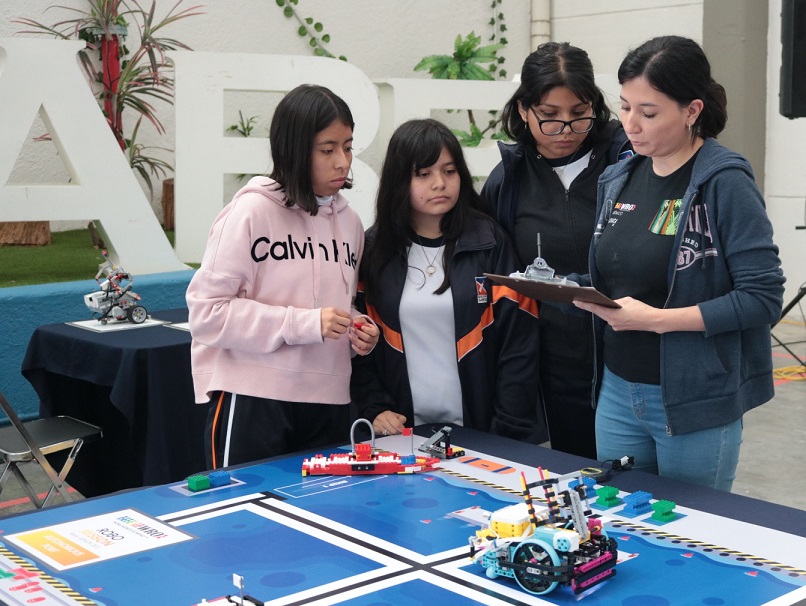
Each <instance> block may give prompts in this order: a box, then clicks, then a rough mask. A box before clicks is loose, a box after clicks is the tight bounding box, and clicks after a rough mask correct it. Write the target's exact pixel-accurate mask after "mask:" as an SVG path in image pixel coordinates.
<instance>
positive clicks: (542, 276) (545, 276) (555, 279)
mask: <svg viewBox="0 0 806 606" xmlns="http://www.w3.org/2000/svg"><path fill="white" fill-rule="evenodd" d="M541 249H542V247H541V245H540V234H537V257H535V260H534V261H532V264H531V265H528V266H527V267H526V270H525V271H524V272H519V271H515V272H512V273H511V274H509V276H510V277H511V278H525V279H526V280H536V281H538V282H546V283H548V284H558V285H560V286H579V284H577V283H576V282H574V281H573V280H569V279H568V278H566V277H564V276H557V275H555V274H554V268H553V267H551V266H549V264H548V263H546V260H545V259H544V258H543V257H542V256H541V255H542V253H541Z"/></svg>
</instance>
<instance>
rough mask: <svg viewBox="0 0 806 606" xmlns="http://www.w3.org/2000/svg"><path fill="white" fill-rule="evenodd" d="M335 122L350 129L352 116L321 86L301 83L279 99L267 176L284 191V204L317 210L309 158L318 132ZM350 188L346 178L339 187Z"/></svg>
mask: <svg viewBox="0 0 806 606" xmlns="http://www.w3.org/2000/svg"><path fill="white" fill-rule="evenodd" d="M334 122H341V123H343V124H344V125H345V126H349V127H350V129H353V128H354V127H355V122H354V121H353V115H352V113H351V112H350V108H349V107H347V104H346V103H345V102H344V100H343V99H342V98H341V97H339V96H338V95H336V94H335V93H334V92H333V91H331V90H330V89H328V88H325V87H324V86H316V85H313V84H302V85H300V86H298V87H296V88H295V89H293V90H291V91H289V92H288V93H287V94H286V95H285V97H283V98H282V99H281V100H280V103H279V104H278V105H277V109H276V110H275V111H274V116H272V119H271V127H270V128H269V143H270V145H271V158H272V162H273V163H274V166H273V167H272V170H271V173H270V174H269V177H271V178H272V179H274V180H275V181H277V183H279V185H280V187H281V188H282V189H284V190H285V195H286V206H291V205H293V204H296V205H297V206H299V207H300V208H302V209H303V210H306V211H308V212H309V213H311V214H312V215H315V214H316V213H317V212H318V211H319V205H318V204H317V203H316V194H315V193H314V191H313V185H312V183H311V158H312V156H313V142H314V139H316V135H317V133H319V132H320V131H323V130H324V129H326V128H327V127H328V126H330V125H331V124H333V123H334ZM342 187H343V188H344V189H349V188H351V187H352V181H351V180H350V179H349V178H348V179H347V181H345V182H344V185H343V186H342Z"/></svg>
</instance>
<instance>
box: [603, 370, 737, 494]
mask: <svg viewBox="0 0 806 606" xmlns="http://www.w3.org/2000/svg"><path fill="white" fill-rule="evenodd" d="M741 443H742V420H741V419H739V420H737V421H734V422H732V423H728V424H727V425H721V426H719V427H713V428H711V429H703V430H702V431H695V432H693V433H687V434H682V435H674V436H672V435H669V434H668V432H667V429H666V411H665V410H664V408H663V401H662V397H661V389H660V385H646V384H644V383H630V382H629V381H625V380H624V379H622V378H621V377H618V376H617V375H615V374H613V373H612V372H610V371H609V370H608V369H607V368H605V371H604V376H603V377H602V389H601V391H600V392H599V400H598V403H597V407H596V445H597V456H598V458H599V460H600V461H608V460H612V459H619V458H621V457H623V456H625V455H631V456H633V457H635V465H634V467H633V469H640V470H641V471H648V472H650V473H656V474H658V475H661V476H665V477H669V478H675V479H677V480H684V481H686V482H691V483H693V484H702V485H704V486H710V487H712V488H718V489H720V490H727V491H729V490H730V489H731V486H733V480H734V479H735V477H736V465H737V464H738V462H739V447H740V446H741Z"/></svg>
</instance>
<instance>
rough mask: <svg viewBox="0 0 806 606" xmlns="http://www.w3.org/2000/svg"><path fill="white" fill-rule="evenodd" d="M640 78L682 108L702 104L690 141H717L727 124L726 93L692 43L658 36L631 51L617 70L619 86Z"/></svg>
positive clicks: (676, 37) (695, 44) (699, 49)
mask: <svg viewBox="0 0 806 606" xmlns="http://www.w3.org/2000/svg"><path fill="white" fill-rule="evenodd" d="M641 76H643V77H644V78H646V79H647V81H648V82H649V84H650V85H651V86H652V87H653V88H655V89H657V90H659V91H660V92H662V93H663V94H664V95H666V96H667V97H669V98H670V99H673V100H674V101H675V102H677V103H678V104H679V105H680V106H681V107H685V106H687V105H688V104H689V103H691V102H692V101H693V100H694V99H700V100H701V101H702V102H703V108H702V111H701V112H700V115H699V116H697V120H696V121H695V122H694V124H693V125H692V128H691V136H692V139H694V137H696V136H697V135H700V136H702V137H713V138H716V136H717V135H718V134H719V133H721V132H722V131H723V130H724V129H725V124H726V123H727V121H728V110H727V104H728V98H727V95H726V94H725V89H724V87H723V86H722V85H721V84H719V83H718V82H716V81H715V80H714V79H713V78H712V77H711V64H710V63H709V62H708V58H707V57H706V56H705V52H704V51H703V50H702V47H700V45H699V44H697V43H696V42H695V41H694V40H691V39H689V38H683V37H681V36H659V37H657V38H652V39H651V40H647V41H646V42H644V43H643V44H642V45H641V46H639V47H638V48H635V49H633V50H631V51H630V52H629V53H627V56H626V57H625V58H624V60H623V61H622V62H621V66H620V67H619V69H618V81H619V84H624V83H625V82H628V81H630V80H634V79H635V78H640V77H641Z"/></svg>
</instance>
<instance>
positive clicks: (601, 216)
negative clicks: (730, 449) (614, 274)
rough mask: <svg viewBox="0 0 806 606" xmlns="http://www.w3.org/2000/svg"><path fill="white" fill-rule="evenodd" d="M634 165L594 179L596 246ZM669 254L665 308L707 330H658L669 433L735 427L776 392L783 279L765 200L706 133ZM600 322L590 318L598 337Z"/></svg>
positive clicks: (747, 172) (746, 167) (740, 165)
mask: <svg viewBox="0 0 806 606" xmlns="http://www.w3.org/2000/svg"><path fill="white" fill-rule="evenodd" d="M633 165H634V162H632V161H626V162H619V163H618V164H614V165H612V166H610V167H609V168H608V169H607V170H606V171H605V172H604V173H603V174H602V176H601V177H600V178H599V193H598V201H597V217H598V220H597V224H596V232H595V233H594V237H593V241H592V242H591V249H590V255H589V262H590V270H591V282H592V284H593V285H594V286H596V283H597V278H598V273H597V268H596V255H595V251H596V245H597V243H598V240H599V236H600V235H601V233H602V230H603V229H604V227H605V226H606V225H607V221H608V219H609V217H610V213H611V212H612V209H613V205H614V204H615V202H617V201H618V197H619V195H620V194H621V191H622V190H623V189H624V185H625V184H626V182H627V178H628V177H629V174H630V171H631V170H632V168H633ZM679 225H680V227H679V228H678V230H677V234H676V236H675V242H674V246H673V249H672V250H673V254H672V256H671V259H670V260H669V271H668V276H667V283H668V286H669V296H668V298H667V300H666V304H665V305H664V307H666V308H679V307H688V306H691V305H697V306H698V307H699V308H700V312H701V313H702V317H703V321H704V323H705V331H704V332H670V333H666V334H663V335H661V355H660V360H661V389H662V393H663V405H664V407H665V408H666V415H667V419H668V427H667V431H668V432H669V433H670V434H671V435H674V434H684V433H690V432H693V431H699V430H701V429H707V428H710V427H716V426H719V425H724V424H727V423H731V422H733V421H735V420H737V419H739V418H740V417H741V416H742V415H743V414H744V413H745V412H746V411H748V410H750V409H752V408H755V407H756V406H759V405H761V404H763V403H764V402H767V401H768V400H770V399H771V398H772V396H773V393H774V390H773V380H772V356H771V343H770V325H771V324H773V323H775V322H776V321H778V319H779V317H780V315H781V308H782V305H783V293H784V287H783V284H784V276H783V272H782V271H781V261H780V259H779V258H778V247H777V246H776V245H775V244H773V241H772V225H771V224H770V221H769V218H768V217H767V212H766V209H765V205H764V199H763V198H762V196H761V192H760V191H759V189H758V187H757V186H756V183H755V180H754V177H753V170H752V168H751V166H750V163H749V162H748V161H747V160H746V159H745V158H744V157H743V156H741V155H740V154H737V153H735V152H732V151H730V150H728V149H727V148H725V147H723V146H722V145H720V144H719V143H717V141H716V140H714V139H706V141H705V144H704V145H703V146H702V148H701V149H700V152H699V155H698V156H697V159H696V160H695V162H694V168H693V172H692V177H691V182H690V183H689V186H688V189H687V191H686V194H685V198H684V200H683V208H682V210H681V214H680V224H679ZM603 329H604V324H603V322H602V321H601V320H598V321H597V322H596V336H597V339H601V336H602V331H603Z"/></svg>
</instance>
